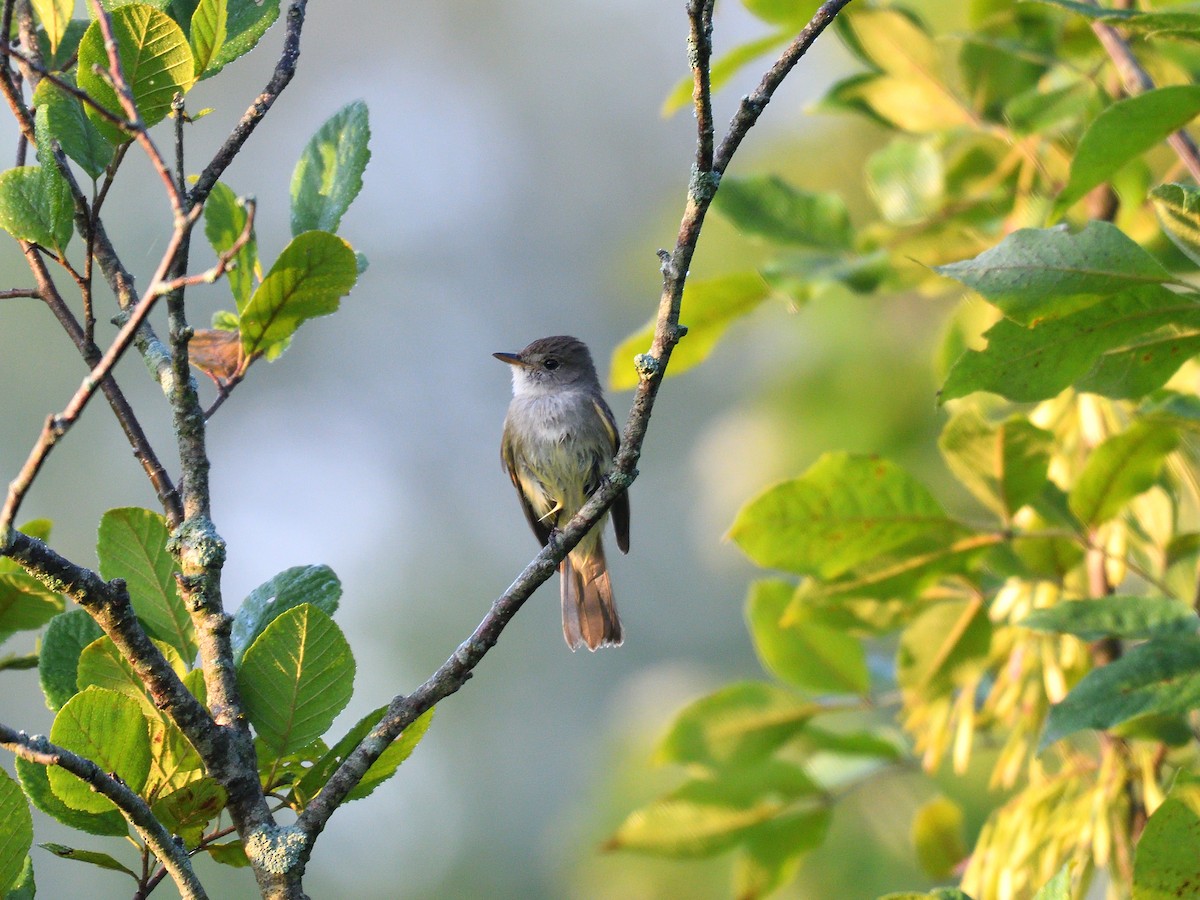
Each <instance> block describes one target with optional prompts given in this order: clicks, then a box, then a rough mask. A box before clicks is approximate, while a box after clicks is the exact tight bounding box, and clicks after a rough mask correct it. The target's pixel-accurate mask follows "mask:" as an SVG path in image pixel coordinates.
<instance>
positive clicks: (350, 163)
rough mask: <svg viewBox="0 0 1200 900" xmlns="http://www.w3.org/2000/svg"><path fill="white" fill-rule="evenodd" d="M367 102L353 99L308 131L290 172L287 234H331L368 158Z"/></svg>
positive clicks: (359, 186)
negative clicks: (305, 143)
mask: <svg viewBox="0 0 1200 900" xmlns="http://www.w3.org/2000/svg"><path fill="white" fill-rule="evenodd" d="M370 140H371V126H370V123H369V121H368V118H367V104H365V103H363V101H361V100H356V101H354V102H353V103H350V104H348V105H347V106H344V107H342V108H341V109H340V110H338V111H337V112H336V113H334V114H333V115H332V116H331V117H330V118H329V119H328V120H327V121H326V122H325V124H324V125H322V126H321V127H320V129H318V131H317V133H316V134H314V135H313V136H312V139H311V140H310V141H309V142H308V146H307V147H305V148H304V152H303V153H302V154H301V155H300V161H299V162H297V163H296V168H295V170H293V172H292V234H293V235H298V234H302V233H304V232H305V231H313V230H314V229H315V230H320V231H328V232H332V233H336V232H337V230H338V226H339V225H340V224H341V222H342V216H344V215H345V214H346V210H347V209H349V208H350V204H351V203H353V202H354V198H355V197H357V196H358V192H359V191H361V190H362V176H363V172H364V171H365V170H366V168H367V162H368V161H369V160H370V159H371V150H370V147H369V146H368V145H369V143H370Z"/></svg>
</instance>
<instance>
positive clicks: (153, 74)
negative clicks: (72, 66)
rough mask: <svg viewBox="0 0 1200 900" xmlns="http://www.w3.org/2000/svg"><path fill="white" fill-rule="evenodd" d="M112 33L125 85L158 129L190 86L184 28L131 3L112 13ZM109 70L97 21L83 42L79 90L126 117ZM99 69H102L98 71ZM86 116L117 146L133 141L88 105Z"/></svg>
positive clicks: (159, 13) (191, 67)
mask: <svg viewBox="0 0 1200 900" xmlns="http://www.w3.org/2000/svg"><path fill="white" fill-rule="evenodd" d="M111 18H112V33H113V37H114V38H115V40H116V42H117V52H118V56H119V58H120V61H121V69H122V71H123V72H124V75H125V81H126V82H127V83H128V85H129V89H130V92H131V93H132V95H133V102H134V105H135V106H136V108H137V111H138V115H139V116H140V117H141V120H142V122H143V124H145V126H146V127H147V128H150V127H152V126H154V125H157V124H158V123H159V122H161V121H162V120H163V119H164V118H166V116H167V113H169V112H170V111H171V103H172V101H173V100H174V97H175V95H176V94H184V93H187V91H188V89H189V88H190V87H191V86H192V83H193V81H194V80H195V78H194V71H195V64H194V63H193V62H192V51H191V49H190V48H189V47H188V42H187V38H186V37H184V34H183V31H182V29H180V27H179V26H178V25H177V24H176V23H175V21H174V20H173V19H172V18H171V17H170V16H168V15H167V14H166V13H165V12H162V11H160V10H157V9H155V8H153V7H152V6H147V5H146V4H143V3H130V4H128V5H123V6H119V7H117V8H115V9H113V10H112V12H111ZM108 68H109V61H108V52H107V50H106V49H105V47H104V34H103V32H102V31H101V29H100V23H99V22H92V24H91V25H89V26H88V29H87V31H85V32H84V34H83V38H82V40H80V42H79V66H78V70H77V71H78V75H77V78H78V81H79V87H80V88H82V89H83V90H85V91H87V93H88V94H89V95H90V96H91V97H92V98H93V99H94V100H95V101H96V102H97V103H98V104H99V105H100V106H102V107H104V108H105V109H106V110H108V111H109V112H111V113H114V114H115V115H117V116H119V117H120V118H121V119H126V118H127V116H126V115H125V112H124V110H123V109H122V108H121V103H120V100H119V99H118V98H117V94H116V91H114V90H113V87H112V84H111V82H110V81H109V80H108V79H107V78H106V77H105V76H104V75H103V74H101V73H107V72H108ZM97 69H98V70H99V71H97ZM85 112H86V113H87V115H88V117H89V118H90V119H91V120H92V122H93V123H94V124H95V126H96V128H97V129H99V131H100V133H101V134H103V135H104V136H105V138H107V139H108V140H109V141H111V142H112V143H114V144H122V143H125V142H126V141H128V140H131V138H132V136H131V135H129V134H126V133H125V132H124V131H122V130H121V129H120V128H118V127H117V126H116V125H114V124H113V122H112V121H111V120H110V119H108V118H105V117H104V116H102V115H100V114H99V113H98V112H96V110H95V109H94V108H92V107H91V106H88V107H87V108H86V110H85Z"/></svg>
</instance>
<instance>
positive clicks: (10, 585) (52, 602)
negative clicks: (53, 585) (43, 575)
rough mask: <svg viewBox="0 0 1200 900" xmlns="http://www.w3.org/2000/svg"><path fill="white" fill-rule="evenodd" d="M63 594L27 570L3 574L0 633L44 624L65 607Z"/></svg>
mask: <svg viewBox="0 0 1200 900" xmlns="http://www.w3.org/2000/svg"><path fill="white" fill-rule="evenodd" d="M63 605H64V604H63V598H62V597H61V596H59V595H58V594H53V593H51V592H50V591H49V589H47V588H46V587H44V586H43V585H42V583H41V582H40V581H38V580H37V579H35V578H34V577H33V576H31V575H26V574H25V573H24V572H13V573H12V574H10V575H0V634H7V633H8V632H12V631H32V630H33V629H35V628H41V627H42V626H43V625H45V624H46V623H47V622H49V621H50V620H51V619H53V618H54V617H55V616H56V615H58V614H59V613H60V612H62V610H63Z"/></svg>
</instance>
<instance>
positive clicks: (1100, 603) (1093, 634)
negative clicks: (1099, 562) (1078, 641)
mask: <svg viewBox="0 0 1200 900" xmlns="http://www.w3.org/2000/svg"><path fill="white" fill-rule="evenodd" d="M1018 624H1020V625H1021V627H1022V628H1033V629H1035V630H1036V631H1049V632H1054V633H1058V634H1073V635H1075V636H1076V637H1078V638H1082V639H1083V640H1085V641H1096V640H1099V639H1100V638H1103V637H1117V638H1124V639H1126V640H1142V639H1144V638H1149V637H1157V636H1160V635H1170V634H1181V633H1194V632H1196V631H1197V630H1200V618H1197V616H1196V612H1195V610H1193V609H1192V608H1191V607H1190V606H1188V605H1186V604H1184V603H1180V602H1179V601H1178V600H1175V599H1172V598H1171V597H1120V596H1112V597H1097V598H1093V599H1090V600H1075V601H1070V602H1066V603H1057V604H1055V605H1054V606H1049V607H1046V608H1044V609H1035V610H1034V611H1033V612H1031V613H1030V614H1029V615H1027V616H1026V617H1025V618H1024V619H1022V620H1021V621H1020V623H1018Z"/></svg>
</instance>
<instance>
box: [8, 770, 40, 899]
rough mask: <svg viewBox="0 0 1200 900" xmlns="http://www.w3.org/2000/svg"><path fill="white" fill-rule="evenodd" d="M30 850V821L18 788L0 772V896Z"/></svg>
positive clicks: (14, 881)
mask: <svg viewBox="0 0 1200 900" xmlns="http://www.w3.org/2000/svg"><path fill="white" fill-rule="evenodd" d="M31 846H33V817H32V816H31V815H30V814H29V803H28V802H27V801H26V800H25V794H24V793H23V792H22V791H21V786H20V785H19V784H17V782H15V781H14V780H13V779H12V778H11V777H10V776H9V774H8V773H7V772H5V771H4V770H3V769H0V896H3V895H6V894H7V893H8V891H9V889H10V888H12V887H13V886H14V885H15V884H16V883H17V880H18V879H19V878H20V877H21V872H22V870H23V869H24V868H25V859H26V857H27V856H28V854H29V848H30V847H31Z"/></svg>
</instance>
